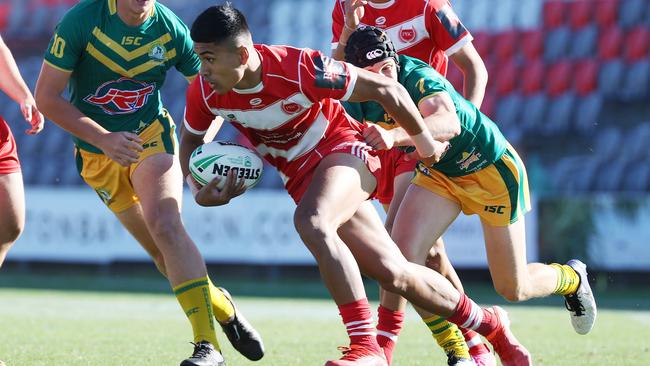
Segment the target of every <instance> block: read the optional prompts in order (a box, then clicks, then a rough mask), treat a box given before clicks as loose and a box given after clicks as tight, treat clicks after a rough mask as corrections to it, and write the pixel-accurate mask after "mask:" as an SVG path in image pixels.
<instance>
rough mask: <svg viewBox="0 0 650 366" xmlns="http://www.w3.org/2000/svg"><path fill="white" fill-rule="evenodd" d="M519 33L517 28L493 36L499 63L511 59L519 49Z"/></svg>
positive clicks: (496, 57)
mask: <svg viewBox="0 0 650 366" xmlns="http://www.w3.org/2000/svg"><path fill="white" fill-rule="evenodd" d="M518 42H519V33H518V32H517V31H516V30H507V31H504V32H500V33H497V34H495V35H494V36H493V37H492V44H493V45H494V57H495V61H496V62H497V63H506V62H508V61H511V60H512V58H513V57H514V55H515V52H516V51H517V44H518Z"/></svg>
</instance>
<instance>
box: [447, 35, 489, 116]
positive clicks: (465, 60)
mask: <svg viewBox="0 0 650 366" xmlns="http://www.w3.org/2000/svg"><path fill="white" fill-rule="evenodd" d="M449 58H450V59H451V61H452V62H453V63H454V64H455V65H456V66H458V68H459V69H460V71H462V73H463V95H464V96H465V99H467V100H469V101H470V102H472V104H474V105H475V106H477V107H478V108H480V107H481V103H483V97H484V96H485V87H486V86H487V82H488V72H487V69H486V68H485V63H484V62H483V59H482V58H481V56H480V55H479V54H478V52H477V51H476V48H474V45H473V44H472V43H471V42H470V43H467V44H466V45H464V46H463V47H461V48H460V49H459V50H458V51H456V52H454V53H453V54H452V55H451V56H449Z"/></svg>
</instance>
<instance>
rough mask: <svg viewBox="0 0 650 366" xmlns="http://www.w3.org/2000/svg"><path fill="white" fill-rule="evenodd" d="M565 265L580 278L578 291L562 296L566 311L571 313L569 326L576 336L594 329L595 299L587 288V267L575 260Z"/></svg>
mask: <svg viewBox="0 0 650 366" xmlns="http://www.w3.org/2000/svg"><path fill="white" fill-rule="evenodd" d="M567 265H568V266H570V267H571V268H573V270H574V271H576V273H578V276H579V277H580V285H579V286H578V290H577V291H576V292H575V293H574V294H571V295H565V296H564V302H565V304H566V308H567V310H569V312H570V313H571V324H572V325H573V329H574V330H575V331H576V333H578V334H587V333H589V332H590V331H591V328H593V327H594V323H595V322H596V314H597V312H598V311H597V309H596V299H594V293H593V292H592V291H591V286H589V279H588V278H587V266H586V265H585V264H584V263H582V262H581V261H579V260H577V259H572V260H570V261H568V262H567Z"/></svg>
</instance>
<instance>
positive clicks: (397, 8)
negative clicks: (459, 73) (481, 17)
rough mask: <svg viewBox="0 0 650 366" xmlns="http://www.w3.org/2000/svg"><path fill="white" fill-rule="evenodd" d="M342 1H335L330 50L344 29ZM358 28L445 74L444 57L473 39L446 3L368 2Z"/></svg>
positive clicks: (430, 0)
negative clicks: (382, 35) (377, 31)
mask: <svg viewBox="0 0 650 366" xmlns="http://www.w3.org/2000/svg"><path fill="white" fill-rule="evenodd" d="M344 15H345V0H336V4H335V5H334V10H333V11H332V49H333V50H334V49H336V47H338V42H339V37H340V36H341V32H342V30H343V26H344V18H343V17H344ZM361 25H372V26H375V27H378V28H381V29H383V30H384V31H386V33H388V36H389V37H390V39H391V40H392V41H393V43H394V44H395V48H396V49H397V52H398V53H400V54H404V55H407V56H411V57H415V58H417V59H420V60H422V61H424V62H427V63H428V64H429V65H431V66H432V67H433V68H435V69H436V70H437V71H438V72H439V73H441V74H442V75H446V74H447V57H448V56H450V55H453V54H454V53H455V52H456V51H458V50H459V49H460V48H461V47H463V46H464V45H466V44H467V43H469V42H471V41H472V39H473V38H472V35H471V34H470V33H469V32H468V31H467V29H466V28H465V26H464V25H463V23H461V21H460V19H458V16H457V15H456V13H455V12H454V10H453V9H452V8H451V4H449V1H447V0H390V1H388V2H386V3H373V2H371V1H368V4H367V5H365V6H364V14H363V18H361Z"/></svg>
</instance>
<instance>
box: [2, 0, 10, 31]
mask: <svg viewBox="0 0 650 366" xmlns="http://www.w3.org/2000/svg"><path fill="white" fill-rule="evenodd" d="M10 16H11V2H8V3H0V31H4V30H5V28H6V27H7V21H8V20H9V17H10Z"/></svg>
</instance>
